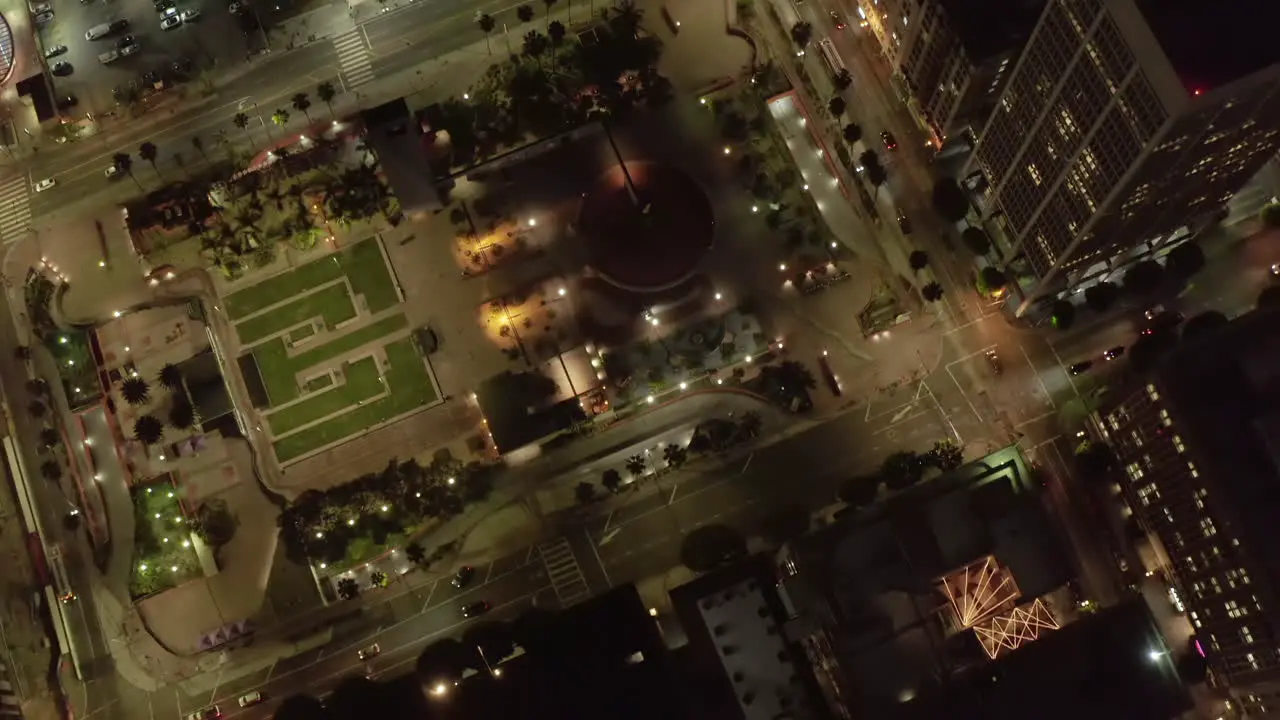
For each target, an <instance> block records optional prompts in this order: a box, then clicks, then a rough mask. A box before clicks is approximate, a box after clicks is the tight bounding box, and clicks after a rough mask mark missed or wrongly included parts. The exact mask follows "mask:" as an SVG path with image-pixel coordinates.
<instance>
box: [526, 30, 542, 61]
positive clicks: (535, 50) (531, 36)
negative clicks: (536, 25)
mask: <svg viewBox="0 0 1280 720" xmlns="http://www.w3.org/2000/svg"><path fill="white" fill-rule="evenodd" d="M546 51H547V36H546V35H543V34H542V33H540V32H538V31H537V30H530V31H529V32H527V33H525V36H524V54H525V56H526V57H531V58H533V61H534V62H535V63H537V64H538V67H539V68H541V67H542V54H543V53H545V52H546Z"/></svg>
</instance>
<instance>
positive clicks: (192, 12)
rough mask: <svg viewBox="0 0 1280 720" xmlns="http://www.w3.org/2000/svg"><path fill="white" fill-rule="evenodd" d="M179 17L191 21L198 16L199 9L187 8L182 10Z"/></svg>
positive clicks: (183, 20)
mask: <svg viewBox="0 0 1280 720" xmlns="http://www.w3.org/2000/svg"><path fill="white" fill-rule="evenodd" d="M179 17H181V18H182V22H191V21H192V20H195V19H196V18H198V17H200V9H199V8H187V9H186V10H183V11H182V14H181V15H179Z"/></svg>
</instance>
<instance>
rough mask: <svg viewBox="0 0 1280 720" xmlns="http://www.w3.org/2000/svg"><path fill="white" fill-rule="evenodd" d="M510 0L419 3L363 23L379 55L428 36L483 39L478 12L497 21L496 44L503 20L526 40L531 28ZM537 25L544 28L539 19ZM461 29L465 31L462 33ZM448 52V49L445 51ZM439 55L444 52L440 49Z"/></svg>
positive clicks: (454, 0)
mask: <svg viewBox="0 0 1280 720" xmlns="http://www.w3.org/2000/svg"><path fill="white" fill-rule="evenodd" d="M517 6H518V4H513V3H511V2H510V0H482V1H481V2H468V1H467V0H446V1H444V2H431V3H415V4H413V5H410V6H409V7H408V8H405V9H404V10H399V11H397V12H391V13H385V14H382V15H378V16H377V17H375V18H373V19H371V20H370V21H369V22H366V23H364V24H363V25H361V26H360V28H361V30H362V32H363V33H364V35H365V37H366V38H367V39H368V41H369V48H370V53H371V54H372V55H375V56H381V55H387V54H391V53H394V52H396V51H398V50H400V49H402V48H403V47H404V42H405V41H406V40H417V39H427V38H442V39H443V38H447V37H449V36H450V35H452V34H455V33H458V34H464V35H465V36H466V37H467V38H468V39H467V40H466V42H464V43H462V44H467V43H471V42H477V41H480V42H483V40H484V34H483V33H482V32H481V31H480V28H479V26H478V25H476V22H475V16H476V14H477V13H488V14H489V16H490V17H492V18H493V19H494V21H495V22H496V23H497V25H496V27H495V28H494V31H493V33H492V35H491V36H490V37H491V40H492V42H493V43H500V42H501V40H502V34H503V23H507V24H508V26H509V27H510V29H511V30H512V31H513V32H514V31H518V34H517V37H516V39H517V40H518V41H519V42H523V37H524V33H525V32H527V30H528V28H523V27H519V28H517V25H520V24H521V23H520V21H519V19H518V18H517V17H516V13H515V8H516V7H517ZM541 19H542V18H540V17H539V18H535V20H534V23H533V24H534V25H535V26H538V28H537V29H542V27H541V25H540V24H539V22H538V21H539V20H541ZM460 31H465V32H462V33H460ZM444 52H448V51H444ZM435 54H443V53H442V52H436V53H435Z"/></svg>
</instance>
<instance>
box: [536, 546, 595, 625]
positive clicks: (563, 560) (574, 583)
mask: <svg viewBox="0 0 1280 720" xmlns="http://www.w3.org/2000/svg"><path fill="white" fill-rule="evenodd" d="M592 547H593V548H594V547H595V545H594V543H593V544H592ZM538 554H539V555H541V556H542V564H543V566H544V567H545V568H546V570H547V579H549V580H550V581H551V587H552V589H554V590H555V593H556V598H557V599H559V600H560V604H561V605H562V606H564V607H568V606H569V605H571V604H573V603H574V602H577V601H578V600H580V599H582V598H583V597H590V596H591V586H590V585H588V584H587V578H586V576H585V575H583V574H582V567H581V566H580V565H578V558H577V556H575V555H574V553H573V546H571V545H570V544H569V539H568V538H566V537H563V536H561V537H558V538H556V539H554V540H550V541H547V542H543V543H540V544H539V545H538Z"/></svg>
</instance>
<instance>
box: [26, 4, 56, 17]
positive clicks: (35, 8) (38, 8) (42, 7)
mask: <svg viewBox="0 0 1280 720" xmlns="http://www.w3.org/2000/svg"><path fill="white" fill-rule="evenodd" d="M47 12H53V6H52V5H50V4H49V3H47V2H44V3H40V4H38V5H32V6H31V14H33V15H39V14H40V13H47Z"/></svg>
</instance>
